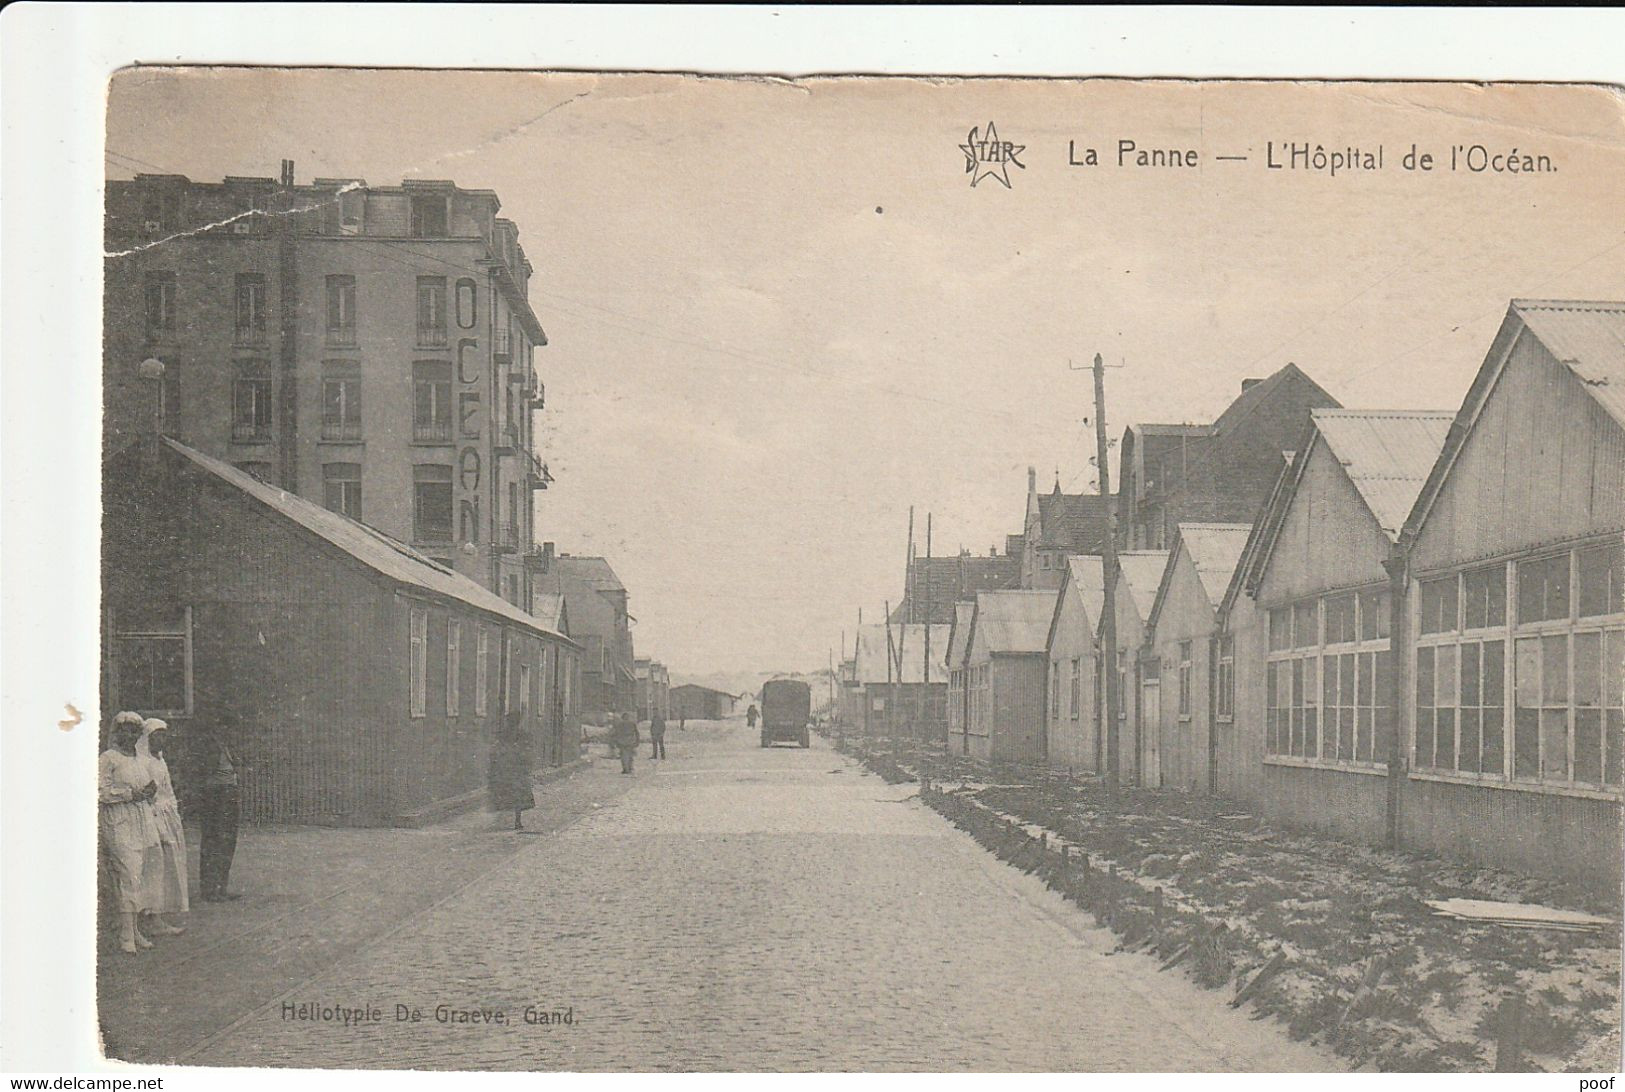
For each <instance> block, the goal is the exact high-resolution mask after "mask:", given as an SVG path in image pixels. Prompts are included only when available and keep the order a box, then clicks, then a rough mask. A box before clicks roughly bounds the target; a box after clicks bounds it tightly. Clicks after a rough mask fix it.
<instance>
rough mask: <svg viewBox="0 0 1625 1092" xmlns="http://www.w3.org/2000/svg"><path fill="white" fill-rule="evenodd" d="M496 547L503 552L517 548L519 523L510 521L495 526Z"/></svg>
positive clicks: (509, 551)
mask: <svg viewBox="0 0 1625 1092" xmlns="http://www.w3.org/2000/svg"><path fill="white" fill-rule="evenodd" d="M497 549H499V550H501V551H503V552H504V553H511V552H513V551H514V550H517V549H519V524H517V523H513V522H511V521H510V522H508V523H504V524H503V525H502V526H500V527H498V528H497Z"/></svg>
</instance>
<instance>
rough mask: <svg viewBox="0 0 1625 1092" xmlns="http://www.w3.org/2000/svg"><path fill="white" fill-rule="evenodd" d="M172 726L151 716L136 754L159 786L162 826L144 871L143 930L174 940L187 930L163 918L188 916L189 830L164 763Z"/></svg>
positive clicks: (156, 800) (157, 812)
mask: <svg viewBox="0 0 1625 1092" xmlns="http://www.w3.org/2000/svg"><path fill="white" fill-rule="evenodd" d="M168 739H169V725H168V724H166V723H164V722H163V721H161V720H159V719H158V718H157V717H149V718H148V719H147V720H146V721H144V722H143V723H142V725H141V738H140V739H139V740H137V741H136V744H135V753H136V757H138V758H140V759H141V760H142V761H143V762H145V763H146V764H147V773H148V775H149V776H150V777H151V778H152V781H153V784H155V785H157V786H158V795H157V796H155V797H153V801H152V814H153V819H154V820H155V821H156V822H157V824H158V845H156V846H154V847H153V848H151V849H149V850H147V853H146V857H145V860H144V863H143V866H142V871H141V894H142V900H141V914H142V917H141V923H140V924H141V927H142V930H143V931H144V932H146V933H149V934H156V935H158V936H165V937H172V936H179V935H180V934H181V933H184V932H186V930H185V929H184V928H183V927H181V926H178V925H172V924H170V923H169V922H167V921H165V920H164V919H163V915H164V914H184V913H186V911H187V909H188V907H187V901H186V831H185V829H184V828H182V826H181V812H180V808H179V806H177V805H176V803H175V785H174V783H173V782H172V781H170V779H169V763H168V762H166V761H165V760H164V744H165V743H166V742H167V741H168Z"/></svg>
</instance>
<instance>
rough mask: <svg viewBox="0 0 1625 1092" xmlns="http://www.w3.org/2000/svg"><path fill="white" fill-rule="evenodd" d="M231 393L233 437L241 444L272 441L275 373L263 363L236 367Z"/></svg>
mask: <svg viewBox="0 0 1625 1092" xmlns="http://www.w3.org/2000/svg"><path fill="white" fill-rule="evenodd" d="M236 370H237V374H236V378H235V379H234V380H233V381H232V392H231V438H232V439H233V440H235V441H237V442H239V443H263V442H265V441H268V440H270V438H271V420H272V417H271V373H270V368H269V366H268V365H267V364H266V363H265V361H263V360H244V361H239V362H238V363H237V365H236Z"/></svg>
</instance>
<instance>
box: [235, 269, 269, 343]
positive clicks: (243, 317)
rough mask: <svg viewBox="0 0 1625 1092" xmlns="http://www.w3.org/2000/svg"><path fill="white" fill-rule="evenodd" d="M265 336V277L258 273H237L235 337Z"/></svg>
mask: <svg viewBox="0 0 1625 1092" xmlns="http://www.w3.org/2000/svg"><path fill="white" fill-rule="evenodd" d="M264 337H265V278H264V277H262V276H260V274H258V273H239V274H237V339H238V340H239V341H259V340H261V339H262V338H264Z"/></svg>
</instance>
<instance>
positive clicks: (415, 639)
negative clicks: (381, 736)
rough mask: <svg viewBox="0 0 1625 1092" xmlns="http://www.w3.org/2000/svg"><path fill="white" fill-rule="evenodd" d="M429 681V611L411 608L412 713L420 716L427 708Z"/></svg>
mask: <svg viewBox="0 0 1625 1092" xmlns="http://www.w3.org/2000/svg"><path fill="white" fill-rule="evenodd" d="M428 682H429V612H428V611H426V610H423V609H422V608H420V607H413V608H412V715H413V716H414V717H421V716H423V715H424V713H425V712H427V710H428V706H429V696H428Z"/></svg>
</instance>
